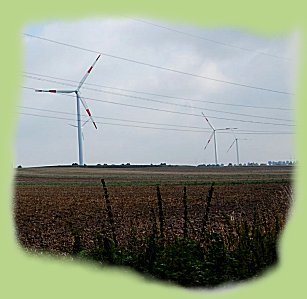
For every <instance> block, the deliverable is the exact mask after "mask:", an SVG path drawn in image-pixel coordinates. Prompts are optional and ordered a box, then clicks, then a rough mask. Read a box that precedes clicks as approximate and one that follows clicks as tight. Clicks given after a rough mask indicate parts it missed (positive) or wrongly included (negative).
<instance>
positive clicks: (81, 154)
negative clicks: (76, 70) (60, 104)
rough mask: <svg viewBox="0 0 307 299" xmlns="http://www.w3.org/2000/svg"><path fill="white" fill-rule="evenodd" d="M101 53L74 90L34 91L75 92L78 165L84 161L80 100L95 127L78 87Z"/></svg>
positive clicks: (37, 90) (51, 91) (40, 90)
mask: <svg viewBox="0 0 307 299" xmlns="http://www.w3.org/2000/svg"><path fill="white" fill-rule="evenodd" d="M100 56H101V54H99V55H98V57H97V58H96V60H95V61H94V63H93V64H92V65H91V66H90V68H89V69H88V70H87V72H86V73H85V75H84V76H83V78H82V79H81V81H80V83H79V85H78V87H77V88H76V89H74V90H57V89H49V90H43V89H36V90H35V91H36V92H49V93H63V94H66V93H75V94H76V100H77V130H78V149H79V165H80V166H83V165H84V162H83V145H82V126H81V114H80V102H81V103H82V105H83V107H84V109H85V111H86V113H87V114H88V116H89V117H90V119H91V121H92V123H93V125H94V127H95V128H96V129H97V126H96V123H95V121H94V119H93V117H92V114H91V111H90V109H89V108H88V106H87V104H86V102H85V100H84V99H82V98H81V96H80V88H81V86H82V85H83V84H84V82H85V80H86V79H87V77H88V76H89V74H90V72H91V71H92V69H93V67H94V65H95V64H96V62H97V61H98V59H99V58H100Z"/></svg>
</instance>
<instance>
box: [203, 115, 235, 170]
mask: <svg viewBox="0 0 307 299" xmlns="http://www.w3.org/2000/svg"><path fill="white" fill-rule="evenodd" d="M202 115H203V117H204V118H205V119H206V121H207V123H208V124H209V126H210V127H211V129H212V133H211V135H210V137H209V139H208V141H207V144H206V146H205V147H204V150H205V149H206V148H207V146H208V144H209V143H210V141H211V139H212V137H213V141H214V155H215V165H218V161H217V144H216V131H226V130H236V129H237V128H220V129H215V128H214V127H213V126H212V125H211V123H210V122H209V120H208V118H207V117H206V116H205V114H204V113H203V112H202Z"/></svg>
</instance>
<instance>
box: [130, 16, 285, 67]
mask: <svg viewBox="0 0 307 299" xmlns="http://www.w3.org/2000/svg"><path fill="white" fill-rule="evenodd" d="M129 19H131V20H134V21H137V22H141V23H144V24H147V25H151V26H155V27H158V28H162V29H166V30H169V31H172V32H176V33H180V34H183V35H186V36H189V37H193V38H197V39H202V40H205V41H207V42H210V43H214V44H217V45H220V46H225V47H230V48H234V49H238V50H242V51H247V52H254V53H256V54H260V55H265V56H270V57H274V58H278V59H283V60H288V61H291V59H289V58H286V57H282V56H278V55H274V54H270V53H266V52H261V51H256V50H253V49H248V48H244V47H239V46H236V45H233V44H229V43H225V42H221V41H216V40H213V39H210V38H206V37H203V36H199V35H196V34H192V33H188V32H184V31H181V30H177V29H174V28H170V27H166V26H163V25H158V24H156V23H152V22H148V21H145V20H141V19H135V18H129Z"/></svg>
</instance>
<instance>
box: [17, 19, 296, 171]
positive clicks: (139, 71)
mask: <svg viewBox="0 0 307 299" xmlns="http://www.w3.org/2000/svg"><path fill="white" fill-rule="evenodd" d="M37 37H40V38H37ZM20 38H21V39H22V41H23V50H24V51H23V73H22V75H23V82H22V86H21V96H20V99H19V103H18V107H17V109H18V112H19V120H18V126H17V131H16V138H15V140H16V141H15V161H16V165H22V166H23V167H29V166H43V165H62V164H65V165H67V164H72V163H78V143H77V142H78V141H77V128H76V127H75V126H76V98H75V96H74V94H70V95H60V94H54V93H37V92H35V89H48V90H49V89H60V90H67V89H68V90H71V89H73V90H74V89H76V87H77V86H78V82H80V80H81V79H82V77H83V76H84V74H85V73H86V72H87V70H88V69H89V67H90V66H91V65H92V63H93V62H94V60H95V59H96V58H97V56H98V53H101V54H102V55H101V57H100V58H99V60H98V61H97V63H96V65H95V66H94V68H93V70H92V71H91V73H90V74H89V76H88V78H87V79H86V81H85V83H84V84H83V86H82V87H81V89H80V94H81V96H82V98H83V99H84V100H85V101H86V103H87V105H88V107H89V108H90V110H91V113H92V115H93V117H94V119H95V121H96V123H97V127H98V129H97V130H96V129H95V128H94V126H93V125H92V124H91V122H90V121H89V122H86V121H87V120H88V118H87V117H86V112H85V110H84V109H83V107H81V112H82V113H81V114H82V120H83V122H86V124H85V125H84V127H83V150H84V162H85V163H86V164H87V165H92V164H94V165H95V164H98V163H100V164H104V163H106V164H122V163H131V164H151V163H152V164H160V163H167V164H177V165H199V164H214V163H215V154H214V140H213V138H211V140H210V142H209V143H208V140H209V139H210V136H211V135H212V129H211V127H210V125H209V124H208V122H207V120H206V118H207V119H208V120H209V122H210V124H211V126H212V127H214V128H215V129H225V128H236V129H232V130H224V131H223V130H220V131H219V130H217V131H216V142H217V159H218V163H219V164H220V163H223V164H226V165H227V164H228V163H234V164H235V163H237V156H236V147H235V145H233V146H232V147H231V148H230V150H229V151H228V149H229V147H230V145H231V144H232V143H233V142H234V140H235V138H237V140H238V149H239V162H240V163H248V162H257V163H267V162H268V161H269V160H274V161H278V160H295V153H294V137H295V119H294V114H295V110H294V109H295V96H294V94H295V86H296V80H295V78H296V71H297V67H296V65H297V57H298V34H297V33H291V34H289V33H287V34H280V33H279V34H276V35H275V36H272V35H270V36H269V35H263V34H259V33H256V32H252V31H249V30H247V29H242V28H230V27H220V28H206V27H197V26H194V25H192V24H184V23H171V22H167V21H161V20H144V19H142V18H133V17H131V18H128V17H126V18H103V19H102V18H101V19H99V18H95V19H94V18H93V19H83V20H79V21H74V22H65V21H61V20H54V21H50V20H49V21H48V22H45V23H35V24H28V26H26V27H25V28H24V30H23V32H22V34H21V37H20ZM41 38H43V39H41ZM54 41H56V42H54ZM204 115H205V116H206V118H205V117H204ZM211 137H212V136H211ZM207 143H208V145H207ZM206 145H207V147H206V148H205V146H206ZM204 148H205V149H204Z"/></svg>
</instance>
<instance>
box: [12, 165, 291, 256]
mask: <svg viewBox="0 0 307 299" xmlns="http://www.w3.org/2000/svg"><path fill="white" fill-rule="evenodd" d="M292 170H293V169H292V168H290V167H223V168H208V167H204V168H199V167H198V168H197V167H157V168H127V169H126V168H125V169H123V168H116V169H114V168H75V167H44V168H25V169H18V170H17V171H16V190H15V196H14V216H15V224H16V235H17V238H18V241H19V243H20V244H21V245H22V246H23V247H26V248H31V249H37V250H48V251H53V252H56V253H59V254H68V253H70V252H71V251H72V246H73V234H74V232H76V231H77V232H78V234H79V235H80V237H81V246H82V248H84V249H90V248H93V247H94V246H95V242H96V237H97V235H99V234H101V233H105V232H109V231H110V230H109V228H108V225H109V224H108V221H107V219H106V217H107V216H106V211H105V208H106V207H105V200H104V196H103V190H102V186H101V182H100V180H101V179H102V178H103V179H104V180H105V182H106V185H107V187H108V192H109V195H110V201H111V204H112V209H113V215H114V221H115V228H116V233H117V238H118V241H119V244H120V245H121V246H123V247H125V246H127V242H128V239H131V238H130V237H131V234H132V233H133V234H135V235H138V236H141V235H144V236H146V235H148V234H149V233H150V230H151V225H152V224H151V222H152V214H151V211H152V208H154V209H157V196H156V185H158V184H159V186H160V191H161V195H162V198H163V205H164V213H165V234H166V238H168V239H172V238H174V237H176V236H180V235H182V233H183V232H182V226H183V205H182V196H183V186H187V196H188V213H189V236H191V238H195V239H197V238H198V234H199V231H200V229H201V217H202V211H203V205H204V198H205V197H206V195H207V193H208V189H209V187H210V184H211V182H215V186H214V193H213V198H212V204H211V209H210V214H209V225H210V227H211V228H213V230H216V231H223V232H224V234H225V236H226V235H227V234H228V239H231V238H233V239H235V237H236V236H235V235H233V236H232V235H229V234H233V231H230V230H229V225H228V226H227V224H226V223H225V221H226V220H225V219H226V218H227V219H230V221H233V223H236V222H242V221H245V220H246V221H248V222H252V221H253V217H254V213H255V211H257V213H260V214H261V215H262V218H261V219H262V221H263V222H264V223H265V225H264V226H263V227H264V228H263V229H264V230H266V229H267V230H269V229H270V221H271V220H272V219H274V217H275V216H278V217H279V218H280V219H282V220H283V222H285V219H286V215H287V211H288V208H289V204H290V198H289V192H288V190H289V188H290V184H291V176H292ZM156 214H157V213H156ZM228 230H229V232H228ZM264 233H265V232H264ZM229 246H230V245H229Z"/></svg>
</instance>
